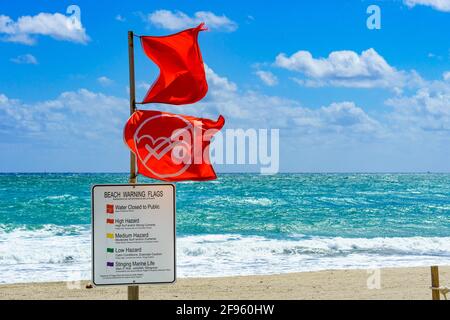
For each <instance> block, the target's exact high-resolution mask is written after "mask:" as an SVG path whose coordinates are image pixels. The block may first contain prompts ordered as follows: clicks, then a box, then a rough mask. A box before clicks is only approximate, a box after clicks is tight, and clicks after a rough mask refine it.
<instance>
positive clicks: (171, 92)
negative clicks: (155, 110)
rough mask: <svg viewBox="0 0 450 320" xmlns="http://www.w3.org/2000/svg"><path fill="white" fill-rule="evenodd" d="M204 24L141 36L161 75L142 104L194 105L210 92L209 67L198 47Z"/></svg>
mask: <svg viewBox="0 0 450 320" xmlns="http://www.w3.org/2000/svg"><path fill="white" fill-rule="evenodd" d="M204 30H206V29H205V28H204V24H203V23H202V24H200V25H199V26H198V27H197V28H193V29H188V30H184V31H181V32H179V33H176V34H173V35H170V36H165V37H150V36H143V37H141V44H142V48H143V49H144V51H145V54H146V55H147V56H148V57H149V58H150V59H151V60H153V62H155V63H156V64H157V65H158V67H159V69H160V74H159V78H158V80H156V82H155V83H154V84H153V85H152V87H151V88H150V89H149V90H148V92H147V95H146V96H145V98H144V101H143V102H142V103H151V102H153V103H167V104H175V105H181V104H191V103H195V102H197V101H199V100H201V99H203V97H204V96H205V95H206V93H207V92H208V83H207V82H206V75H205V67H204V64H203V59H202V54H201V52H200V48H199V46H198V41H197V39H198V33H199V32H200V31H204Z"/></svg>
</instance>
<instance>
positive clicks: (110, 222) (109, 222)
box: [106, 219, 114, 224]
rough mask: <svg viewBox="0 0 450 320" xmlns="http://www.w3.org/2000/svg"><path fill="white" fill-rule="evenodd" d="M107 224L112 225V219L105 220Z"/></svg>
mask: <svg viewBox="0 0 450 320" xmlns="http://www.w3.org/2000/svg"><path fill="white" fill-rule="evenodd" d="M106 223H107V224H114V219H106Z"/></svg>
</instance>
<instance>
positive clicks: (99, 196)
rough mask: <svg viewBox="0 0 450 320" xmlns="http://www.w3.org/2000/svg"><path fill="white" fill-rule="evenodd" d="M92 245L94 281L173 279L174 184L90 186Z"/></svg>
mask: <svg viewBox="0 0 450 320" xmlns="http://www.w3.org/2000/svg"><path fill="white" fill-rule="evenodd" d="M92 244H93V246H92V261H93V265H92V281H93V283H94V285H96V286H108V285H126V286H128V288H138V285H141V284H162V283H173V282H175V279H176V270H175V268H176V264H175V258H176V254H175V186H174V185H172V184H148V185H144V184H140V185H136V184H128V185H96V186H94V187H93V188H92ZM131 291H133V290H131ZM128 293H130V289H129V290H128ZM129 298H135V299H137V298H138V296H132V297H130V296H129Z"/></svg>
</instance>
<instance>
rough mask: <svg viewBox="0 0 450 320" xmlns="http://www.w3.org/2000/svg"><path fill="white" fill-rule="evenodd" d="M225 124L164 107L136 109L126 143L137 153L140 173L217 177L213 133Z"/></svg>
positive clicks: (172, 177)
mask: <svg viewBox="0 0 450 320" xmlns="http://www.w3.org/2000/svg"><path fill="white" fill-rule="evenodd" d="M224 124H225V119H224V118H223V117H222V116H220V117H219V119H218V120H217V121H213V120H209V119H202V118H195V117H191V116H185V115H177V114H172V113H167V112H160V111H143V110H139V111H136V112H135V113H134V114H133V115H132V116H131V117H130V119H129V120H128V122H127V124H126V126H125V130H124V139H125V143H126V144H127V145H128V147H129V148H130V149H131V151H132V152H133V153H134V154H135V155H136V158H137V163H138V173H140V174H142V175H144V176H146V177H149V178H153V179H158V180H164V181H185V180H194V181H207V180H213V179H216V178H217V176H216V173H215V172H214V168H213V167H212V165H211V163H210V158H209V145H210V142H211V139H212V137H213V136H214V134H216V133H217V132H218V131H220V129H222V127H223V125H224Z"/></svg>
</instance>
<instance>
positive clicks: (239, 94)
mask: <svg viewBox="0 0 450 320" xmlns="http://www.w3.org/2000/svg"><path fill="white" fill-rule="evenodd" d="M206 76H207V79H208V83H209V92H208V95H207V96H206V98H205V99H204V100H202V101H201V102H199V103H197V104H195V105H193V106H186V107H183V113H185V114H192V115H196V116H202V117H207V118H211V119H214V118H217V116H218V115H219V114H223V115H224V116H225V117H226V121H227V126H228V127H230V128H279V129H281V130H282V131H283V132H285V133H287V132H289V133H290V134H291V135H292V137H293V138H295V137H296V138H298V139H303V138H306V137H308V139H310V141H312V140H317V139H319V138H320V137H323V135H328V136H329V137H330V139H334V137H335V135H337V136H348V135H350V136H357V135H361V133H363V135H364V136H366V137H368V136H372V137H373V136H378V135H379V132H380V131H381V130H382V128H381V125H380V124H379V123H378V122H377V121H376V120H374V119H372V118H371V117H370V116H369V115H367V114H366V113H365V112H364V110H363V109H361V108H359V107H357V106H356V105H355V104H354V103H353V102H338V103H331V104H329V105H327V106H324V107H321V108H309V107H304V106H302V105H301V103H300V102H299V101H297V100H291V99H286V98H283V97H278V96H270V95H265V94H263V93H261V92H255V91H242V90H240V89H239V87H238V86H237V85H236V84H235V83H234V82H232V81H230V80H229V79H228V78H226V77H223V76H220V75H218V74H217V73H216V72H214V70H213V69H211V68H210V67H208V66H206ZM162 108H165V107H164V106H162ZM167 111H171V109H170V108H168V109H167ZM274 114H276V116H274ZM312 134H316V136H314V137H312V136H311V135H312ZM311 139H312V140H311Z"/></svg>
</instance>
